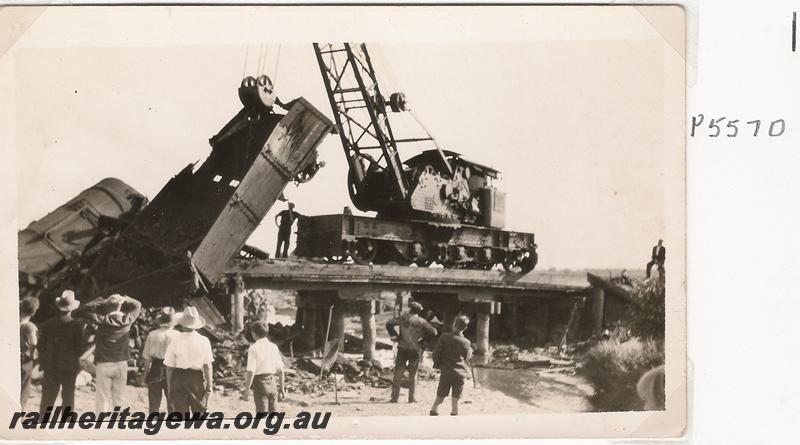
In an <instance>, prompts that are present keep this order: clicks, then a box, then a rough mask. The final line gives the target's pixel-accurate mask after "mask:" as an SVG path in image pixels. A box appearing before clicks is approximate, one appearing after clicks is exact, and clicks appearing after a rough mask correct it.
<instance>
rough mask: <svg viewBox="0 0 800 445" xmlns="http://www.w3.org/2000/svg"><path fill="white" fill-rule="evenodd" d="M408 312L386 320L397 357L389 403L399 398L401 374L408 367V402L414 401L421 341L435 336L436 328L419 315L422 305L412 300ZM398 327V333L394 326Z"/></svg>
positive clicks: (420, 355) (395, 401)
mask: <svg viewBox="0 0 800 445" xmlns="http://www.w3.org/2000/svg"><path fill="white" fill-rule="evenodd" d="M408 310H409V312H408V313H406V314H404V315H402V316H400V317H398V318H393V319H391V320H389V321H388V322H386V330H387V331H389V336H390V337H392V339H394V338H397V339H398V342H397V357H396V358H395V360H394V380H393V381H392V398H391V400H390V402H391V403H397V401H398V399H399V398H400V384H401V383H402V382H403V374H405V371H406V369H408V403H414V402H416V399H415V398H414V389H415V388H416V384H417V368H419V361H420V359H421V358H422V348H423V346H422V341H423V340H424V339H425V338H426V337H435V336H436V334H437V332H436V329H435V328H434V327H433V326H431V325H430V323H428V322H427V321H425V319H424V318H422V317H421V316H420V314H421V313H422V305H421V304H419V303H417V302H416V301H412V302H411V303H410V304H409V305H408ZM397 326H399V327H400V334H399V335H398V333H397V332H396V330H395V327H397Z"/></svg>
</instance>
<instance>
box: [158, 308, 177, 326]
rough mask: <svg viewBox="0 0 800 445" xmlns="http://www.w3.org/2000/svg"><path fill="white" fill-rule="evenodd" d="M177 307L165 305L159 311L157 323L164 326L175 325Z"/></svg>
mask: <svg viewBox="0 0 800 445" xmlns="http://www.w3.org/2000/svg"><path fill="white" fill-rule="evenodd" d="M175 318H176V316H175V309H173V308H172V307H170V306H165V307H163V308H162V309H161V311H159V313H158V315H157V316H156V323H158V324H159V325H160V326H164V327H172V326H175Z"/></svg>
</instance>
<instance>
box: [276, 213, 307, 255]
mask: <svg viewBox="0 0 800 445" xmlns="http://www.w3.org/2000/svg"><path fill="white" fill-rule="evenodd" d="M302 217H303V215H301V214H300V213H297V212H295V211H294V204H292V203H291V202H290V203H289V208H288V209H286V210H284V211H282V212H280V213H278V214H277V215H275V224H276V225H277V226H278V245H277V247H275V258H286V257H287V256H289V239H290V238H291V236H292V224H294V222H295V220H298V219H300V218H302ZM278 220H280V221H278Z"/></svg>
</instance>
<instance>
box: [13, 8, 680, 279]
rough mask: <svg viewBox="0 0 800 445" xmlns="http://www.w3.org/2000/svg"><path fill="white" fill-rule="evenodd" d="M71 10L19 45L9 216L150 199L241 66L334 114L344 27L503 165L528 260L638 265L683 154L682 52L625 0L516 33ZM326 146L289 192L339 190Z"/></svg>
mask: <svg viewBox="0 0 800 445" xmlns="http://www.w3.org/2000/svg"><path fill="white" fill-rule="evenodd" d="M75 9H78V10H79V9H80V8H55V9H54V8H50V9H47V10H45V11H44V12H43V13H41V15H39V16H38V17H37V18H36V20H35V21H34V22H33V24H32V25H31V26H30V28H28V29H27V31H26V32H25V33H24V35H23V36H22V37H21V38H20V39H19V40H18V41H17V42H16V44H15V45H14V47H13V48H12V51H11V55H12V56H13V59H12V60H13V64H12V66H11V67H10V68H9V69H10V70H11V71H10V72H11V74H12V79H13V104H14V105H13V107H14V108H13V110H14V111H13V118H14V129H15V138H14V147H15V149H16V150H15V152H16V153H15V154H16V156H15V158H16V175H17V177H16V186H17V192H16V199H17V201H16V208H15V215H14V216H15V217H16V221H17V226H18V228H22V227H24V226H26V225H27V224H28V223H29V222H30V221H32V220H34V219H36V218H39V217H41V216H43V215H45V214H46V213H47V212H49V211H51V210H53V209H54V208H56V207H58V206H59V205H61V204H63V203H64V202H66V201H68V200H69V199H71V198H72V197H73V196H75V195H76V194H77V193H79V192H80V191H81V190H83V189H85V188H88V187H90V186H91V185H93V184H95V183H97V182H98V181H100V180H101V179H103V178H105V177H117V178H119V179H122V180H123V181H125V182H126V183H128V184H129V185H131V186H133V187H134V188H135V189H137V190H138V191H139V192H141V193H143V194H145V195H146V196H148V197H150V198H152V197H154V196H155V195H156V194H157V193H158V191H159V190H160V189H161V187H162V186H163V185H164V184H165V183H166V181H167V180H169V178H170V177H172V176H173V175H175V174H177V173H178V172H179V171H180V170H181V169H182V168H183V167H185V166H186V165H187V164H190V163H193V162H196V161H198V160H199V161H202V160H203V159H205V157H206V156H207V155H208V153H209V152H210V146H209V144H208V138H210V137H211V136H212V135H214V134H215V133H216V132H217V131H218V130H219V129H220V128H221V127H222V126H223V125H224V124H225V123H226V122H227V121H228V120H229V119H230V118H232V117H233V116H234V115H235V114H236V112H237V111H238V110H239V109H240V103H239V100H238V97H237V92H236V89H237V87H238V85H239V82H240V81H241V79H242V75H243V73H244V74H247V75H256V74H259V72H260V71H263V72H265V73H266V74H268V75H269V76H271V77H274V81H275V84H276V88H277V91H278V95H279V96H280V97H281V98H282V99H283V100H284V101H285V100H290V99H292V98H294V97H298V96H303V97H305V98H306V99H308V100H309V101H310V102H311V103H312V104H313V105H315V106H316V107H317V108H319V109H320V110H321V111H322V112H323V113H325V114H326V115H327V116H329V117H332V114H331V110H330V108H329V105H328V102H327V98H326V96H325V92H324V88H323V84H322V79H321V76H320V73H319V69H318V67H317V65H316V60H315V58H314V54H313V50H312V47H311V44H310V42H311V41H313V40H323V39H324V38H331V39H333V38H335V37H340V38H341V37H354V40H355V37H357V36H350V35H346V36H342V35H340V34H342V33H346V31H351V32H353V33H355V31H358V30H359V29H360V28H359V27H365V29H363V30H362V32H361V34H360V35H358V36H359V37H360V36H365V37H370V38H371V39H369V40H368V42H369V43H368V46H369V48H370V51H371V52H372V53H373V58H377V60H378V62H379V63H378V67H377V68H378V76H379V80H381V82H382V83H383V90H384V91H385V92H392V91H403V92H404V93H405V94H406V96H407V98H408V100H409V103H410V106H411V107H412V108H413V109H414V110H415V112H416V113H417V115H418V116H419V117H420V119H421V120H422V121H423V122H424V123H425V125H426V126H427V127H428V128H429V129H430V130H431V132H432V133H433V134H434V135H435V136H436V138H437V141H438V142H439V145H440V146H441V147H442V148H444V149H447V150H453V151H456V152H459V153H462V154H463V155H464V156H465V157H466V158H467V159H470V160H473V161H475V162H478V163H482V164H488V165H491V166H493V167H494V168H496V169H498V170H500V171H501V172H502V180H501V181H499V182H497V183H496V185H497V186H498V188H500V189H502V190H503V191H505V193H506V198H507V200H506V212H507V218H506V226H507V228H508V229H510V230H518V231H525V232H533V233H535V234H536V239H537V244H538V245H539V255H540V262H539V264H540V266H539V267H543V268H549V267H555V268H629V269H641V268H643V267H644V264H645V263H646V262H647V261H648V260H649V253H650V247H651V246H652V245H653V244H654V242H655V241H656V240H657V239H658V238H661V237H664V234H665V232H666V231H667V230H668V221H669V214H668V213H669V212H668V211H667V209H668V208H669V202H671V198H670V194H674V193H675V187H674V184H675V181H674V178H672V176H674V175H673V173H671V172H674V169H672V168H671V167H669V166H670V165H673V164H670V162H672V161H671V159H673V158H674V157H675V156H678V157H680V158H681V159H682V157H683V153H676V150H682V147H679V146H676V145H675V144H674V143H672V142H671V141H673V140H674V137H671V135H672V133H674V132H675V131H682V125H683V119H682V118H681V119H678V120H675V119H672V120H670V119H667V118H665V115H666V114H668V113H670V110H675V109H677V108H680V107H682V106H683V100H684V98H683V96H682V91H683V66H682V65H680V64H676V63H674V61H673V57H674V54H672V53H673V52H674V49H673V48H671V47H670V45H669V44H668V43H665V42H666V41H667V40H666V38H665V37H664V35H663V33H659V32H657V31H656V28H654V27H653V26H651V25H652V21H650V22H648V21H647V20H644V19H643V17H644V16H642V15H641V14H638V13H637V12H636V11H634V10H633V9H632V8H623V7H621V8H604V9H607V10H614V11H613V12H611V11H609V12H608V13H605V12H604V13H603V14H604V15H605V16H604V17H598V16H596V15H588V14H585V13H584V12H585V11H583V10H585V9H589V8H573V9H572V10H571V11H554V9H566V8H548V10H546V11H541V10H542V9H545V8H537V9H536V10H535V11H531V12H526V13H525V14H522V16H524V17H523V18H524V19H525V23H522V24H519V26H518V27H517V24H516V22H514V20H509V21H508V26H507V28H508V29H501V28H498V27H497V26H496V23H503V22H497V20H499V19H497V20H495V18H494V17H493V16H491V15H484V20H478V17H477V16H474V14H473V13H472V12H467V13H464V14H462V15H461V16H459V15H452V14H445V13H447V12H448V11H439V10H435V11H434V13H433V14H429V15H426V16H425V17H424V18H423V19H420V20H416V21H415V20H414V17H413V16H410V15H408V14H407V11H405V10H403V11H400V12H399V13H397V14H382V13H380V12H373V11H374V10H375V9H379V8H373V9H372V10H370V12H369V14H377V15H376V18H375V20H372V21H368V20H366V19H365V20H364V21H363V22H361V21H359V22H353V23H351V24H350V25H351V26H349V27H344V28H347V29H345V30H343V29H342V28H339V27H337V28H332V27H331V26H330V23H328V21H325V22H323V23H322V24H321V25H320V26H319V27H317V28H314V27H311V26H309V27H308V29H309V30H307V31H306V32H305V33H304V32H300V31H298V29H297V27H296V26H295V27H292V24H293V23H300V22H301V21H302V22H303V23H307V21H308V20H311V18H309V17H308V16H303V17H297V16H295V14H294V13H293V12H287V11H286V10H279V11H275V10H270V11H267V12H265V11H263V10H257V11H255V12H254V13H252V14H249V13H248V14H245V13H244V11H243V10H234V11H230V10H225V11H223V12H222V13H219V14H217V15H213V16H212V15H209V13H208V12H207V10H208V9H209V8H205V9H203V8H201V10H200V11H197V10H191V9H188V10H182V9H180V8H147V9H131V10H129V11H128V12H127V13H123V12H124V11H121V10H122V9H123V8H113V9H114V10H113V11H109V10H108V9H102V8H95V9H92V10H87V12H86V13H76V11H75ZM262 9H263V8H262ZM462 9H466V8H462ZM497 9H501V8H497ZM326 11H330V10H326ZM439 14H445V15H442V17H450V18H451V19H452V20H450V21H448V22H446V23H447V24H446V25H444V24H443V25H442V26H441V27H442V28H443V29H444V31H446V30H447V29H451V28H452V33H449V34H447V33H445V36H444V37H442V36H441V35H440V34H437V35H431V36H427V34H425V33H426V32H430V30H429V28H430V26H427V25H426V23H425V21H426V20H434V19H435V18H436V17H437V16H438V15H439ZM330 15H331V16H332V17H331V18H330V19H331V20H332V21H334V22H335V20H337V19H338V20H341V21H342V22H347V23H349V22H348V21H350V20H353V19H352V18H351V17H350V16H349V15H341V16H339V15H338V12H336V13H331V14H330ZM516 15H520V14H516ZM385 16H389V17H390V18H388V19H387V18H386V17H385ZM430 16H433V17H430ZM316 19H317V20H322V19H321V18H319V17H317V18H316ZM260 20H261V21H260ZM380 20H387V22H386V23H388V24H391V27H388V28H385V29H383V28H381V27H380V26H379V25H380ZM520 20H521V19H520ZM262 21H263V22H262ZM418 22H422V23H418ZM532 22H536V23H538V25H539V26H536V28H535V29H536V31H530V30H529V28H527V27H526V26H532ZM364 23H369V24H368V25H365V24H364ZM441 23H445V22H441ZM493 23H495V25H494V26H495V27H494V28H490V29H489V28H487V29H484V30H482V29H481V27H483V26H489V25H491V24H493ZM270 24H271V25H274V26H273V28H270V26H268V25H270ZM465 24H468V25H469V26H465ZM323 25H324V26H323ZM523 25H525V26H523ZM395 26H397V27H401V28H402V27H404V26H405V27H406V29H407V30H408V31H409V32H408V33H407V34H404V35H406V36H409V37H408V38H407V39H406V41H399V40H401V39H399V38H398V37H397V34H396V32H395V30H394V28H393V27H395ZM415 26H419V27H420V30H421V31H420V33H419V34H415V33H414V32H413V31H414V30H415V28H414V27H415ZM69 29H73V30H76V32H75V33H73V34H70V33H67V32H66V30H69ZM304 29H306V28H304ZM77 30H80V31H77ZM444 31H443V32H444ZM481 31H483V34H481ZM459 32H460V33H461V34H459ZM426 39H427V41H426ZM364 40H367V39H364ZM278 48H280V50H279V49H278ZM278 53H280V57H278ZM259 58H262V59H264V63H263V65H264V68H263V70H259V67H258V65H259V64H258V60H259ZM245 59H247V64H245ZM674 92H680V95H677V96H678V97H676V95H675V94H671V93H674ZM676 122H677V124H676ZM402 125H406V124H405V123H398V124H395V126H402ZM681 134H682V133H681ZM413 154H414V153H410V152H409V153H402V155H403V157H410V156H411V155H413ZM319 156H320V159H321V160H324V161H325V162H326V164H327V166H326V167H325V168H323V169H322V170H321V171H320V172H319V173H318V174H317V176H316V177H315V178H314V179H313V180H312V181H311V182H310V183H307V184H303V185H301V186H300V187H295V186H294V185H291V184H290V185H289V186H288V187H287V189H286V196H287V197H288V198H289V199H290V200H291V201H293V202H295V203H296V205H297V209H298V210H299V211H301V212H302V213H304V214H306V215H316V214H329V213H337V212H341V211H342V208H343V207H344V206H347V205H350V203H349V197H348V195H347V190H346V173H347V171H346V163H345V159H344V155H343V151H342V147H341V144H340V141H339V139H338V137H337V136H335V135H332V136H330V137H328V138H327V139H326V140H324V141H323V143H322V144H321V145H320V147H319ZM681 173H682V172H681ZM679 179H680V180H681V181H682V178H679ZM282 209H283V204H282V203H276V205H275V206H274V207H273V209H272V210H271V211H270V213H269V214H268V215H267V216H266V217H265V218H264V221H263V222H262V225H261V227H259V229H257V231H256V232H255V233H254V234H253V236H252V237H251V239H250V241H249V243H251V244H253V245H256V246H258V247H261V248H263V249H265V250H268V251H270V252H272V251H273V250H274V244H275V236H276V230H275V227H274V226H273V224H272V221H273V216H274V214H275V213H277V211H280V210H282Z"/></svg>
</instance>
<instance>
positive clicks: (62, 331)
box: [37, 290, 86, 413]
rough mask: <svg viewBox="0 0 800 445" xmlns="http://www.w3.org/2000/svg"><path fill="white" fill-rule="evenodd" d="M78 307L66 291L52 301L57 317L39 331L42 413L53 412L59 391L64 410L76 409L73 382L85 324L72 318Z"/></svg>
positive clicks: (40, 407)
mask: <svg viewBox="0 0 800 445" xmlns="http://www.w3.org/2000/svg"><path fill="white" fill-rule="evenodd" d="M80 305H81V302H80V301H78V300H76V299H75V293H74V292H73V291H71V290H65V291H64V292H63V293H62V294H61V296H60V297H58V298H56V300H55V306H56V307H57V308H58V310H59V311H60V314H59V315H58V316H56V317H53V318H51V319H49V320H47V321H45V322H44V323H42V325H41V327H40V329H39V342H38V344H37V349H38V350H39V368H40V369H41V370H42V371H43V372H44V378H43V381H42V399H41V403H40V405H39V409H40V411H41V412H42V413H44V412H45V411H47V409H48V408H51V409H52V407H53V404H54V403H55V401H56V397H57V396H58V391H59V389H60V390H61V405H62V406H63V407H64V410H65V411H67V410H74V409H75V379H76V378H77V377H78V372H80V362H79V359H80V356H81V354H82V353H83V351H84V349H85V348H86V330H85V324H84V322H83V321H81V320H78V319H75V318H72V311H74V310H75V309H77V308H78V306H80Z"/></svg>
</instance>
